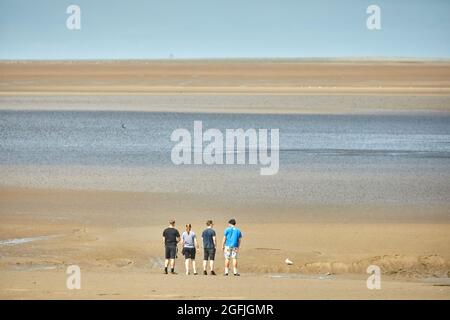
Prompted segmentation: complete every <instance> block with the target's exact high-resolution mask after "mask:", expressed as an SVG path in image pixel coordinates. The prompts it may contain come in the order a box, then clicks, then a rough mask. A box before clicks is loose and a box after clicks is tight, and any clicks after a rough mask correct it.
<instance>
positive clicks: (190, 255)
mask: <svg viewBox="0 0 450 320" xmlns="http://www.w3.org/2000/svg"><path fill="white" fill-rule="evenodd" d="M183 255H184V257H185V258H186V259H195V248H183Z"/></svg>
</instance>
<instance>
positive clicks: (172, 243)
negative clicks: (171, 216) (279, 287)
mask: <svg viewBox="0 0 450 320" xmlns="http://www.w3.org/2000/svg"><path fill="white" fill-rule="evenodd" d="M213 226H214V225H213V221H212V220H208V221H206V229H205V230H204V231H203V233H202V240H203V274H204V275H207V274H208V272H207V271H206V269H207V265H208V261H209V268H210V271H211V275H216V273H215V272H214V260H215V256H216V247H217V241H216V232H215V231H214V229H213ZM163 239H164V246H165V257H166V260H165V262H164V273H165V274H168V273H169V272H168V268H169V266H170V273H172V274H176V272H175V258H177V253H178V243H179V242H180V241H181V246H182V248H183V250H182V254H183V256H184V258H185V267H186V274H187V275H188V274H189V266H190V264H191V263H192V269H193V272H194V275H197V268H196V265H195V253H196V252H197V251H198V250H200V246H199V243H198V241H197V236H196V235H195V232H194V231H192V226H191V224H186V231H184V232H183V234H182V235H181V236H180V233H179V232H178V230H177V229H176V228H175V220H170V221H169V227H167V228H166V229H165V230H164V232H163ZM241 240H242V233H241V231H240V230H239V228H237V227H236V220H235V219H231V220H230V221H228V227H227V228H226V229H225V232H224V235H223V239H222V250H223V252H224V257H225V272H224V275H226V276H227V275H228V272H229V268H230V260H232V261H233V274H234V275H235V276H239V273H238V270H237V254H238V250H239V247H240V245H241Z"/></svg>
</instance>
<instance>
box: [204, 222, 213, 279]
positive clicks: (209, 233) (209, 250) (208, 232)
mask: <svg viewBox="0 0 450 320" xmlns="http://www.w3.org/2000/svg"><path fill="white" fill-rule="evenodd" d="M202 239H203V274H204V275H205V276H206V275H207V274H208V272H206V266H207V264H208V260H209V268H210V270H211V275H213V276H215V275H216V273H215V272H214V258H215V256H216V232H215V231H214V229H213V222H212V220H208V221H206V229H205V230H204V231H203V233H202Z"/></svg>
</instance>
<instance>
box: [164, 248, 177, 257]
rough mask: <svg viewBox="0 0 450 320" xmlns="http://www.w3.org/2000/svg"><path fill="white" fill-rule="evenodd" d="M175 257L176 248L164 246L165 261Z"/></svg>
mask: <svg viewBox="0 0 450 320" xmlns="http://www.w3.org/2000/svg"><path fill="white" fill-rule="evenodd" d="M176 256H177V247H176V246H166V259H175V258H176Z"/></svg>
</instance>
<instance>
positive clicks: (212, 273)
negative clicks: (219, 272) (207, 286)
mask: <svg viewBox="0 0 450 320" xmlns="http://www.w3.org/2000/svg"><path fill="white" fill-rule="evenodd" d="M205 272H206V271H205ZM211 275H212V276H215V275H216V273H215V272H214V271H211Z"/></svg>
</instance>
